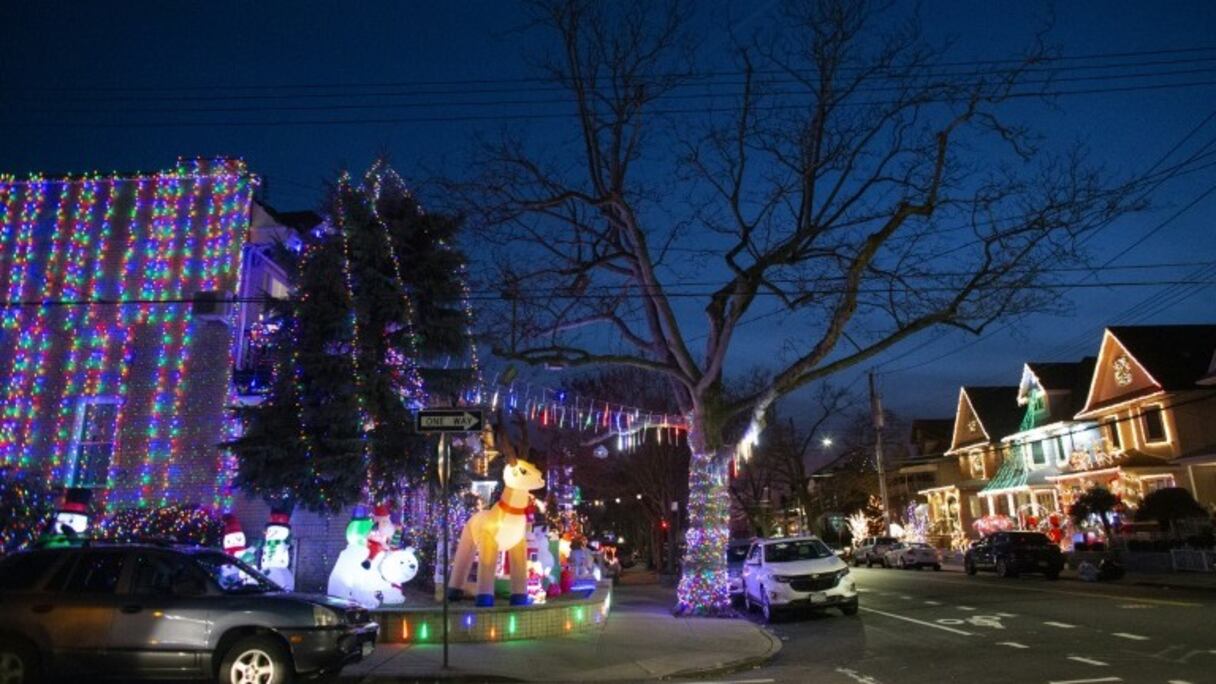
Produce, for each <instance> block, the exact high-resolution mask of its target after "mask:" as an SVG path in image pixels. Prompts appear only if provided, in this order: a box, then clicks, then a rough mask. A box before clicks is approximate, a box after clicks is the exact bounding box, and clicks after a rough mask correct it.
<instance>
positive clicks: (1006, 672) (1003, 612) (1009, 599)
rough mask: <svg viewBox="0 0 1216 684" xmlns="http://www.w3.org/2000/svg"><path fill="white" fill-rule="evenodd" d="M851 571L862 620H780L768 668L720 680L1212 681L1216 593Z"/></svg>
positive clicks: (830, 683)
mask: <svg viewBox="0 0 1216 684" xmlns="http://www.w3.org/2000/svg"><path fill="white" fill-rule="evenodd" d="M853 573H854V576H855V577H856V579H857V582H858V585H859V586H860V588H861V590H862V592H863V593H862V596H861V613H860V614H859V615H857V616H855V617H842V616H841V615H840V613H839V612H837V611H830V612H829V613H826V614H823V615H810V616H794V617H789V618H786V619H783V620H780V621H779V622H778V623H777V624H774V625H772V626H771V627H770V629H772V631H773V632H775V633H776V634H777V635H778V636H779V637H780V638H781V639H782V650H781V652H780V653H779V654H778V655H777V656H776V657H775V658H774V659H773V660H771V661H770V662H769V663H768V664H767V665H766V666H764V667H761V668H757V669H754V670H750V671H747V672H740V673H735V674H732V675H730V676H727V677H722V678H720V680H717V681H724V682H726V681H729V682H736V683H740V684H741V683H743V682H748V683H750V684H766V683H768V682H815V683H816V684H818V683H820V682H822V683H827V684H834V683H836V682H841V683H847V684H859V683H860V684H919V683H922V682H923V683H925V684H929V683H934V684H936V683H938V682H967V683H972V682H974V683H976V684H999V683H1004V682H1016V683H1017V684H1022V683H1033V684H1066V683H1067V684H1099V683H1107V682H1109V683H1112V684H1113V683H1116V682H1128V683H1135V684H1140V683H1144V684H1149V683H1154V682H1156V683H1160V684H1201V683H1203V684H1210V683H1213V682H1216V592H1211V591H1203V590H1171V589H1161V588H1152V587H1141V586H1134V585H1124V584H1100V585H1096V584H1086V583H1081V582H1076V581H1067V580H1060V581H1056V582H1051V581H1048V580H1045V579H1043V578H1041V577H1037V576H1024V577H1019V578H1016V579H1002V578H998V577H995V576H992V575H983V574H981V575H979V576H976V577H967V576H965V575H963V574H961V573H955V572H933V571H931V570H921V571H901V570H884V569H877V568H876V569H873V570H870V569H865V568H854V569H853ZM753 619H758V618H757V617H755V616H753Z"/></svg>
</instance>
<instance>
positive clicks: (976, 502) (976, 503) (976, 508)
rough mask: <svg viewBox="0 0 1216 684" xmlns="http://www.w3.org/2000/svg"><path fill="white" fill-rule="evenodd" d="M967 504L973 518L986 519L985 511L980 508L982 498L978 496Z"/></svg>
mask: <svg viewBox="0 0 1216 684" xmlns="http://www.w3.org/2000/svg"><path fill="white" fill-rule="evenodd" d="M967 503H968V504H969V505H968V508H969V509H970V512H971V517H972V518H982V517H984V511H983V509H981V508H980V498H979V497H978V496H973V497H971V498H970V499H968V500H967Z"/></svg>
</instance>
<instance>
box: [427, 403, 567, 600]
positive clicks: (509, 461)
mask: <svg viewBox="0 0 1216 684" xmlns="http://www.w3.org/2000/svg"><path fill="white" fill-rule="evenodd" d="M519 423H520V433H521V438H520V443H519V444H515V443H512V442H511V440H510V438H509V437H508V435H507V425H506V421H504V420H502V417H501V414H500V416H499V420H498V425H496V426H495V428H494V431H493V433H492V437H493V442H494V446H495V447H497V448H498V449H499V450H500V452H501V454H502V456H503V458H504V460H505V463H504V464H503V469H502V479H503V484H504V487H505V488H504V489H503V492H502V496H501V497H499V499H498V501H497V502H496V503H495V504H494V505H493V506H490V507H489V508H488V509H486V510H484V511H481V512H479V513H476V514H474V515H473V517H472V518H470V519H469V522H468V523H466V524H465V526H464V531H463V532H461V533H460V543H459V544H458V545H457V547H456V557H455V558H454V559H453V560H452V574H451V579H450V580H449V582H448V593H449V596H451V597H452V598H454V599H460V598H462V597H463V593H464V592H463V589H462V587H463V586H464V583H465V581H466V579H467V578H468V576H469V570H470V569H471V568H472V565H473V554H474V553H476V554H477V559H478V562H477V599H476V603H477V605H478V606H492V605H494V568H495V565H496V561H497V560H498V552H499V551H505V552H506V553H507V559H508V561H509V563H510V566H511V605H513V606H520V605H527V603H528V558H527V552H528V541H527V535H526V534H525V533H526V532H527V527H528V519H527V512H526V511H527V508H528V504H529V503H531V502H532V498H533V497H532V495H531V494H530V493H529V492H531V491H533V490H536V489H540V488H541V487H544V486H545V479H544V477H543V476H542V475H541V472H540V469H538V468H537V467H536V466H534V465H532V464H531V463H529V462H527V461H525V460H524V459H523V457H524V456H527V455H528V452H529V448H528V426H527V424H526V423H525V422H524V421H523V420H522V419H521V420H520V421H519ZM487 446H489V445H487Z"/></svg>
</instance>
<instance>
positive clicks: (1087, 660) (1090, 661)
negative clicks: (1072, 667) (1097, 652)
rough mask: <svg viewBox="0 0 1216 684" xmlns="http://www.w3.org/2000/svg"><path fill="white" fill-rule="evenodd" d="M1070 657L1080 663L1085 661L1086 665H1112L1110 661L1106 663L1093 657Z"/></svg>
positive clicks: (1069, 657)
mask: <svg viewBox="0 0 1216 684" xmlns="http://www.w3.org/2000/svg"><path fill="white" fill-rule="evenodd" d="M1068 659H1069V660H1075V661H1077V662H1078V663H1085V664H1086V665H1096V666H1098V667H1106V666H1107V665H1110V663H1104V662H1102V661H1101V660H1094V659H1093V658H1085V657H1082V656H1068Z"/></svg>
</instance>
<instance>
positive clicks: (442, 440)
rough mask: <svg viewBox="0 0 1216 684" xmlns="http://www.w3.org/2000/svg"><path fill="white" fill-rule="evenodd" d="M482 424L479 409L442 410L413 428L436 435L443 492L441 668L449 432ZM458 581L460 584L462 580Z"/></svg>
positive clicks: (421, 417)
mask: <svg viewBox="0 0 1216 684" xmlns="http://www.w3.org/2000/svg"><path fill="white" fill-rule="evenodd" d="M483 425H485V414H484V413H483V412H482V410H481V409H480V408H443V409H422V410H421V411H419V412H418V413H417V414H416V418H415V423H414V427H415V428H416V429H417V430H418V432H419V433H420V434H430V433H435V432H437V433H439V453H438V456H439V485H440V488H441V490H442V496H443V504H442V505H441V508H442V511H443V512H442V513H441V517H442V519H443V533H442V537H443V541H442V542H441V545H442V548H443V553H442V554H437V555H439V559H440V562H442V563H443V669H445V670H446V669H448V586H449V585H450V584H451V582H452V577H451V572H452V568H451V563H450V562H449V561H450V560H451V555H450V554H449V553H448V550H449V548H450V547H449V545H450V544H451V539H450V537H451V534H450V533H449V531H448V517H449V515H450V512H449V510H448V509H449V507H450V506H451V503H450V502H449V501H448V498H449V497H448V490H449V488H450V487H449V485H448V481H449V480H451V479H452V447H451V444H449V440H448V433H449V432H460V433H468V432H481V428H482V426H483ZM465 579H467V578H461V585H462V586H463V584H464V580H465Z"/></svg>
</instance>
